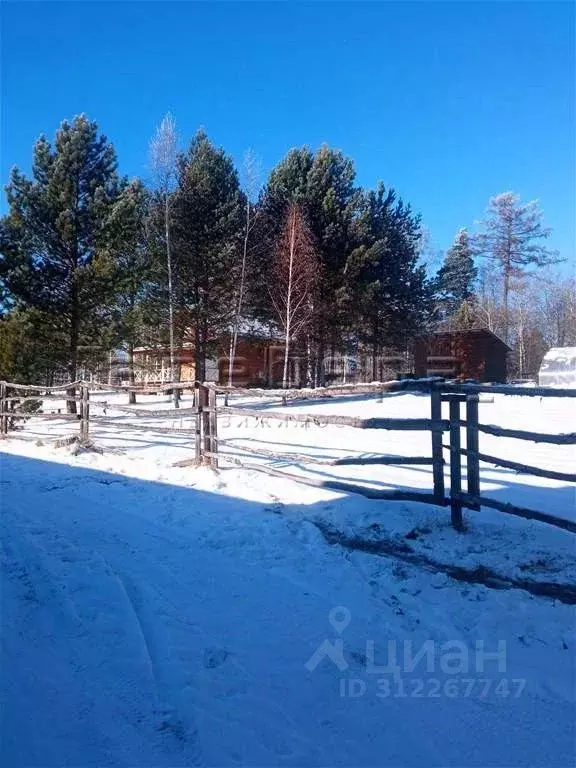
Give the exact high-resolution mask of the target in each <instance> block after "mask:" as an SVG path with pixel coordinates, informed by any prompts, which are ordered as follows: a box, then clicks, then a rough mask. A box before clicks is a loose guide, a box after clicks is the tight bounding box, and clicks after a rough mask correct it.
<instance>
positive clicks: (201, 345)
mask: <svg viewBox="0 0 576 768" xmlns="http://www.w3.org/2000/svg"><path fill="white" fill-rule="evenodd" d="M194 368H195V377H196V381H201V382H203V381H204V380H205V378H206V343H205V338H204V333H203V330H202V328H201V327H200V322H199V321H196V327H195V329H194Z"/></svg>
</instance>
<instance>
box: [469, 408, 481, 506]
mask: <svg viewBox="0 0 576 768" xmlns="http://www.w3.org/2000/svg"><path fill="white" fill-rule="evenodd" d="M478 401H479V397H478V395H468V396H467V398H466V485H467V491H468V493H469V494H470V496H480V459H479V457H478V451H479V448H478ZM470 509H480V505H479V504H473V503H471V504H470Z"/></svg>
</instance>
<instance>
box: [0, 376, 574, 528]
mask: <svg viewBox="0 0 576 768" xmlns="http://www.w3.org/2000/svg"><path fill="white" fill-rule="evenodd" d="M174 390H179V391H181V392H183V391H185V390H189V391H191V392H193V404H192V405H188V404H186V405H185V407H182V408H178V409H175V408H170V409H156V410H150V409H148V408H142V407H140V408H139V407H134V406H129V405H120V404H117V403H115V402H112V401H108V400H94V399H92V400H91V399H90V393H91V392H102V393H104V392H105V391H108V392H119V393H132V392H136V393H140V394H144V393H145V394H168V393H171V392H173V391H174ZM394 392H416V393H419V394H426V395H428V396H429V399H430V418H360V417H353V416H343V415H336V414H311V413H294V412H293V411H292V409H288V411H283V410H270V409H269V408H267V407H262V408H255V407H254V406H253V405H252V406H247V407H245V406H242V405H237V406H230V405H228V399H229V398H230V397H232V396H239V397H241V396H251V397H262V398H279V399H280V400H281V404H282V405H287V404H288V401H291V400H299V399H300V400H311V399H315V400H321V399H325V398H330V397H340V396H348V395H373V396H374V397H378V396H379V395H382V394H384V393H394ZM59 393H60V394H59ZM483 394H498V395H503V396H510V395H514V396H520V397H543V398H544V397H545V398H550V397H558V398H566V397H568V398H574V397H576V389H552V388H545V387H514V386H509V385H481V384H471V383H451V382H445V381H443V380H442V379H439V378H428V379H421V380H411V379H404V380H402V381H392V382H376V383H371V384H360V385H339V386H330V387H322V388H317V389H271V390H268V389H250V388H232V387H222V386H219V385H217V384H213V383H202V382H194V381H187V382H166V383H164V384H162V385H160V386H152V387H151V386H138V387H134V386H131V385H114V386H111V385H108V384H104V383H103V382H86V381H76V382H71V383H70V384H64V385H59V386H56V387H45V386H36V385H33V384H17V383H13V382H0V433H1V435H2V437H6V436H7V435H8V433H9V432H10V431H11V430H13V429H14V428H15V425H16V423H17V422H22V421H23V422H24V423H26V421H28V420H29V419H46V420H54V421H70V422H74V421H75V422H78V424H79V433H78V435H77V436H68V437H63V438H61V439H60V440H58V441H57V442H58V443H59V444H60V443H61V444H63V445H64V444H69V443H70V442H72V441H74V440H78V442H80V443H83V444H88V443H89V442H90V424H92V425H94V426H96V427H103V428H112V429H122V430H127V431H132V430H133V431H138V432H146V433H158V434H167V435H170V434H174V435H181V436H182V437H183V438H190V439H191V441H192V446H193V449H194V459H193V460H185V461H181V462H177V465H178V466H186V465H199V464H207V465H209V466H211V467H213V468H215V469H216V468H218V465H219V461H221V460H222V461H225V462H227V463H228V464H230V465H233V466H237V467H242V468H244V469H249V470H254V471H258V472H262V473H264V474H268V475H271V476H274V477H279V478H284V479H289V480H294V481H297V482H299V483H303V484H306V485H311V486H314V487H318V488H325V489H328V490H333V491H339V492H345V493H355V494H359V495H361V496H364V497H366V498H369V499H381V500H389V501H398V500H404V501H419V502H423V503H427V504H435V505H437V506H449V507H450V510H451V519H452V524H453V526H454V527H455V528H456V529H458V530H462V529H463V528H464V522H463V518H462V510H463V509H464V508H467V509H471V510H479V509H480V508H481V507H488V508H492V509H495V510H498V511H500V512H503V513H505V514H510V515H514V516H517V517H521V518H524V519H528V520H536V521H538V522H541V523H546V524H549V525H554V526H556V527H559V528H562V529H564V530H567V531H570V532H572V533H576V523H574V522H572V521H570V520H566V519H564V518H561V517H558V516H556V515H552V514H549V513H546V512H542V511H538V510H532V509H527V508H524V507H521V506H517V505H514V504H511V503H507V502H502V501H499V500H497V499H493V498H491V497H489V496H485V495H483V494H482V493H481V490H480V472H481V470H480V463H481V462H482V463H485V464H486V463H487V464H493V465H495V466H500V467H502V468H504V469H510V470H512V471H515V472H518V473H522V474H528V475H533V476H536V477H544V478H549V479H553V480H558V481H561V482H566V483H576V474H574V473H569V472H560V471H557V470H548V469H544V468H541V467H535V466H531V465H527V464H523V463H520V462H516V461H512V460H510V459H503V458H499V457H496V456H492V455H490V454H486V453H484V452H482V451H481V450H480V447H479V435H480V434H488V435H491V436H493V437H502V438H511V439H517V440H525V441H531V442H535V443H546V444H550V445H556V446H560V445H576V433H574V432H572V433H564V434H550V433H540V432H531V431H528V430H522V429H509V428H505V427H500V426H498V425H493V424H481V423H479V418H478V402H479V396H480V395H483ZM218 396H220V397H221V398H222V397H223V398H224V405H222V404H221V403H219V402H218ZM43 401H47V402H48V403H53V402H57V401H58V402H61V403H63V404H64V405H65V407H66V410H67V412H66V413H60V412H58V413H44V412H41V411H38V410H34V408H33V407H30V408H28V407H27V406H28V405H30V404H31V405H32V406H33V404H34V403H40V405H41V404H42V403H43ZM443 402H445V403H446V404H447V406H448V409H449V418H447V419H446V418H443V415H442V403H443ZM279 406H280V404H278V405H274V407H275V408H277V407H279ZM462 408H464V409H465V418H462V414H461V410H462ZM69 410H72V411H76V412H73V413H69V412H68V411H69ZM108 411H113V412H114V413H115V414H116V413H118V414H120V415H118V416H117V415H114V416H111V415H110V414H109V413H108ZM219 416H226V417H234V418H240V419H242V418H244V419H256V420H258V423H265V422H267V421H278V422H288V423H290V422H292V423H295V424H305V425H311V426H318V427H323V426H339V427H347V428H353V429H373V430H389V431H399V432H403V431H410V432H413V431H425V432H429V433H430V441H431V443H430V447H431V452H430V455H428V456H394V455H388V454H366V455H359V456H341V457H327V456H326V457H325V456H321V455H318V456H309V455H302V454H299V453H296V452H286V451H274V450H267V449H265V448H257V447H253V446H246V445H241V444H232V443H233V441H234V440H242V438H231V439H228V440H222V439H219V438H218V417H219ZM170 418H172V419H174V418H178V419H190V420H191V425H190V427H187V426H179V427H177V426H167V425H165V424H162V423H159V420H162V419H170ZM462 430H464V431H465V446H463V445H462V444H461V432H462ZM445 433H448V436H449V442H448V443H443V435H444V434H445ZM184 442H187V441H186V440H184ZM231 447H232V448H233V449H234V450H235V451H237V452H240V454H245V455H247V456H248V457H254V458H255V459H257V458H263V459H268V460H270V461H273V462H280V463H282V464H295V465H297V464H303V465H324V466H335V467H337V466H370V465H373V466H377V465H383V466H385V465H392V466H411V465H414V466H418V465H422V466H431V467H432V479H433V488H432V490H431V491H430V492H427V491H417V490H410V489H378V488H373V487H371V486H370V484H369V483H370V481H369V480H368V481H367V482H368V485H360V484H358V483H354V482H351V481H347V480H339V479H330V478H328V479H319V478H314V477H310V476H306V475H301V474H297V473H296V472H286V471H285V470H284V469H283V468H279V467H278V466H270V465H269V464H257V463H253V462H250V461H248V462H246V461H245V460H244V459H243V458H239V457H238V455H231V454H230V450H229V449H230V448H231ZM445 450H446V451H447V452H448V454H447V455H448V456H449V461H448V462H446V460H445V458H444V451H445ZM462 457H466V459H467V461H466V466H465V469H464V468H463V466H462ZM446 466H447V467H448V469H449V477H450V485H449V488H448V490H446V488H445V477H444V471H445V467H446ZM463 469H464V472H463ZM464 473H465V477H464ZM463 480H465V486H466V490H464V489H463V487H462V485H463Z"/></svg>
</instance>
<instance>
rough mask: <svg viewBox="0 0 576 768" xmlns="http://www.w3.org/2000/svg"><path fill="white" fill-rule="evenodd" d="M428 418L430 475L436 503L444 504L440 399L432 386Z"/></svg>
mask: <svg viewBox="0 0 576 768" xmlns="http://www.w3.org/2000/svg"><path fill="white" fill-rule="evenodd" d="M430 417H431V419H432V430H431V433H430V434H431V436H432V474H433V478H434V496H435V497H436V503H437V504H442V505H444V504H445V503H446V498H445V495H446V492H445V489H444V457H443V454H442V425H441V421H442V399H441V394H440V390H439V389H438V388H437V387H435V386H434V385H432V389H431V390H430Z"/></svg>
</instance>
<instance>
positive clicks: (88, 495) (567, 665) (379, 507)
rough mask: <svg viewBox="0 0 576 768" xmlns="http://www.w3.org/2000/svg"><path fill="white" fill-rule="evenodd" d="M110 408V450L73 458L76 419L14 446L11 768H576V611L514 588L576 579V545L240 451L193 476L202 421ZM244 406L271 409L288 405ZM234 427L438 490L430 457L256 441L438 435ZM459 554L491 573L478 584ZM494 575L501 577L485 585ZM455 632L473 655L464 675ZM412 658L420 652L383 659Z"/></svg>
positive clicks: (568, 463) (552, 533) (546, 408)
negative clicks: (460, 526) (384, 458)
mask: <svg viewBox="0 0 576 768" xmlns="http://www.w3.org/2000/svg"><path fill="white" fill-rule="evenodd" d="M92 399H93V405H92V413H93V414H95V415H96V414H98V412H99V410H98V406H97V405H96V404H95V403H96V401H97V400H98V399H100V400H106V401H107V402H108V407H107V418H110V419H113V420H114V422H115V424H117V426H114V427H104V426H100V427H99V426H97V425H95V424H94V425H91V426H92V429H91V434H92V437H93V439H94V441H95V444H96V445H97V446H98V447H99V448H101V449H102V452H101V453H96V452H80V453H78V454H77V455H74V454H73V452H72V450H71V449H70V447H62V448H57V447H55V446H54V444H53V440H54V439H55V438H59V437H62V436H65V435H67V434H74V433H76V432H77V430H78V425H77V424H75V423H74V422H58V421H50V422H47V421H41V420H40V419H34V418H32V419H30V420H29V421H28V422H27V423H26V425H25V428H24V429H23V430H22V431H21V432H20V433H18V437H11V438H10V439H9V440H7V441H5V442H4V443H3V444H2V446H1V449H2V463H1V478H0V479H1V488H2V527H3V545H4V547H3V577H2V618H3V621H2V626H3V630H4V631H3V654H2V655H3V664H2V669H3V681H2V689H3V692H4V695H3V709H2V732H3V740H2V743H1V746H0V760H1V761H2V765H6V766H10V767H11V768H12V767H15V768H16V767H22V768H24V767H26V768H31V767H32V766H34V767H37V768H40V767H42V768H44V766H106V765H114V766H116V765H127V766H146V767H148V766H150V767H152V766H154V767H156V766H158V767H160V766H179V765H181V766H183V765H187V766H189V765H199V766H240V765H242V766H294V768H296V767H300V766H327V765H330V766H350V767H352V766H354V767H356V766H376V765H378V766H417V767H420V766H422V767H423V766H455V767H456V766H535V765H554V766H567V765H570V764H572V763H573V746H574V737H575V735H576V734H575V730H574V721H575V718H574V715H575V706H574V674H575V672H576V668H575V661H574V659H575V653H574V651H575V641H574V633H573V629H574V618H575V617H574V609H573V606H572V605H570V604H568V603H569V602H570V601H569V600H564V599H562V597H560V598H559V599H550V598H547V597H542V596H539V595H537V594H534V593H533V591H532V592H531V591H530V589H531V587H530V586H529V585H527V588H526V589H520V588H507V587H512V586H514V584H516V585H517V584H519V583H520V582H523V581H526V580H527V581H530V582H536V583H538V584H546V583H554V584H556V585H559V587H560V588H562V587H563V586H565V587H566V590H567V592H566V594H567V595H571V594H573V593H572V592H570V591H569V590H570V587H571V585H573V584H574V577H575V575H576V558H575V556H574V537H573V536H572V535H571V534H569V533H568V532H566V531H563V530H560V529H556V528H553V527H550V526H546V525H543V524H540V523H535V522H528V521H524V520H520V519H516V518H512V517H510V516H507V515H503V514H501V513H498V512H495V511H491V510H486V509H483V510H482V511H480V512H471V511H465V519H466V521H467V523H468V531H467V532H466V533H465V534H458V533H456V532H455V531H453V530H452V529H451V527H450V525H449V512H448V511H447V510H446V509H438V508H435V507H433V506H428V505H423V504H417V503H401V502H395V503H388V502H383V501H371V500H368V499H365V498H362V497H358V496H353V495H346V494H342V493H335V492H332V491H328V490H326V489H322V488H313V487H310V486H305V485H302V484H301V483H296V482H294V481H291V480H285V479H279V478H271V477H268V476H265V475H263V474H261V473H259V472H256V471H246V470H241V469H239V468H237V467H234V466H232V465H228V464H226V463H225V462H222V467H223V468H222V469H221V470H220V471H219V472H214V471H213V470H210V469H208V468H200V469H198V468H193V467H189V466H188V467H175V466H173V465H174V463H175V462H178V461H181V460H183V459H186V458H191V457H192V455H193V437H192V436H189V435H182V434H180V435H167V434H163V433H162V434H160V433H155V432H154V428H153V426H151V428H150V432H140V431H138V432H136V431H130V421H132V422H133V423H136V418H135V417H134V416H130V415H127V414H126V413H121V412H120V411H115V410H114V407H113V406H114V402H116V403H123V404H125V403H126V396H125V395H124V396H118V395H112V394H110V393H102V394H98V395H96V396H94V397H93V398H92ZM139 399H141V400H142V403H141V404H140V405H139V406H138V408H141V409H142V410H146V409H153V410H166V416H165V417H160V418H158V420H157V421H155V423H156V424H157V425H161V426H169V425H173V426H180V427H187V426H188V427H189V426H191V419H190V417H187V416H178V415H175V413H174V411H172V410H171V404H170V402H169V401H168V398H161V397H157V396H151V397H142V398H139ZM241 402H243V403H246V404H247V405H248V406H249V407H250V408H254V407H256V406H258V407H260V408H261V409H262V413H263V415H265V413H266V411H267V410H268V409H269V408H280V407H281V406H279V405H278V403H275V402H266V401H263V400H261V399H260V400H258V401H255V400H253V401H250V400H248V399H243V400H242V401H241ZM183 405H184V407H185V405H186V402H184V404H183ZM58 407H61V405H59V404H58V403H57V402H55V401H50V402H48V401H47V402H46V409H48V408H50V409H53V410H55V411H56V410H57V409H58ZM428 407H429V406H428V399H427V398H426V397H425V396H420V395H410V394H402V395H394V396H392V395H390V396H385V397H384V398H377V397H376V398H367V397H362V398H355V397H346V398H332V399H331V400H326V401H322V402H319V403H311V402H306V403H305V404H301V403H296V404H293V405H290V406H289V408H290V409H294V410H297V411H298V412H310V413H316V414H322V413H338V414H346V415H360V416H367V417H372V416H397V417H403V416H410V417H426V416H428V415H429V414H428ZM480 418H481V421H483V422H484V423H494V424H498V425H500V426H507V427H515V428H524V429H531V430H536V431H545V432H567V431H573V430H574V425H573V413H572V409H571V407H570V405H569V404H567V403H566V401H565V400H560V399H549V400H546V399H544V400H543V401H542V402H540V401H539V399H538V398H520V397H518V398H511V397H506V398H505V397H504V396H498V395H496V396H495V397H494V402H493V403H489V402H482V403H481V404H480ZM142 423H143V422H142ZM219 434H220V436H221V437H225V438H227V439H230V440H231V441H232V442H231V443H230V444H229V446H228V448H229V449H230V451H231V452H232V453H233V455H235V456H237V457H243V458H244V459H245V460H246V461H250V462H251V463H255V464H258V463H262V462H263V463H268V464H272V465H274V466H281V467H283V468H286V470H287V471H291V472H294V473H300V474H302V475H308V476H314V477H325V476H328V475H329V476H333V477H339V478H349V479H353V480H354V482H359V483H365V484H370V485H373V486H376V487H411V488H421V489H429V488H430V487H431V477H430V471H429V467H425V466H419V467H412V468H408V467H400V468H394V467H389V466H386V467H382V466H378V467H376V466H370V467H350V466H346V467H344V466H330V465H316V464H314V465H304V464H301V465H299V464H298V463H297V461H296V463H294V464H292V463H291V462H287V461H283V462H278V461H276V462H273V461H272V460H270V459H265V458H263V457H255V456H250V457H248V455H243V448H244V449H245V448H246V446H259V447H268V448H275V449H277V450H281V451H282V452H290V451H294V452H295V453H298V454H305V455H309V456H312V455H313V456H325V457H327V456H329V457H337V456H342V455H349V454H350V453H352V452H359V453H362V454H369V453H374V452H377V453H394V454H402V455H418V454H421V455H423V454H424V453H429V445H428V441H429V436H427V435H425V433H411V432H404V433H388V432H382V431H376V430H366V431H361V430H353V429H349V428H346V427H313V426H311V427H308V428H305V427H303V426H302V425H295V424H290V425H287V426H286V425H284V426H281V427H278V426H277V425H276V424H275V423H273V422H271V421H269V422H268V423H266V422H265V421H264V423H262V422H259V423H257V422H256V420H255V419H248V420H244V419H241V418H238V417H230V418H226V417H221V419H220V420H219ZM480 439H481V450H482V451H484V452H486V453H490V454H493V455H501V456H504V457H506V458H513V459H516V460H521V461H522V462H523V463H526V464H534V465H536V466H549V467H552V468H554V469H560V470H561V469H563V468H565V471H570V470H571V467H573V460H574V451H573V450H572V448H571V447H568V448H567V447H565V446H564V447H562V446H560V447H559V446H545V445H539V444H531V443H519V442H518V441H512V440H505V439H502V438H495V437H491V436H487V435H481V438H480ZM244 453H245V451H244ZM482 476H483V488H482V490H483V491H486V492H488V491H489V492H490V495H493V496H494V497H495V498H499V499H502V500H506V501H514V502H515V503H524V504H525V505H527V506H531V507H533V508H537V509H538V508H540V509H543V510H544V511H550V512H554V513H555V514H563V515H565V516H570V517H573V516H574V491H573V488H571V487H569V486H568V485H567V484H566V483H562V482H559V481H548V480H543V479H541V478H532V477H529V476H524V475H516V474H514V473H512V472H509V471H507V470H502V469H497V468H495V467H491V466H490V465H482ZM454 568H461V569H463V571H464V572H465V573H467V574H475V576H473V577H471V578H470V579H469V580H462V579H460V578H459V577H458V576H457V574H456V575H455V571H454V570H453V569H454ZM488 572H489V573H490V574H492V575H494V574H495V575H496V576H497V577H498V579H499V580H500V581H498V582H497V583H496V582H494V583H492V586H486V585H485V584H483V583H475V582H481V581H482V580H483V578H482V574H483V573H488ZM448 574H451V575H448ZM495 586H498V587H501V588H498V589H496V588H495ZM339 606H340V607H341V608H340V610H339V611H337V610H336V609H337V608H338V607H339ZM346 619H348V621H346ZM339 641H341V644H342V645H341V647H340V646H339V645H338V642H339ZM499 642H503V643H505V650H504V651H503V652H502V653H501V656H502V658H501V664H500V666H499V665H498V664H497V663H496V662H495V661H494V660H492V661H487V662H486V663H485V665H484V666H483V668H481V669H477V668H476V664H477V662H478V659H479V655H478V651H477V643H479V644H480V648H481V651H480V657H481V652H482V650H486V651H487V652H494V651H496V650H497V649H498V647H499V645H498V644H499ZM389 643H391V644H392V645H391V646H389V645H388V644H389ZM426 643H428V644H430V643H431V644H432V646H431V647H432V651H431V654H432V657H431V658H432V662H433V664H432V667H427V665H426V664H425V663H424V661H422V662H421V663H419V664H418V665H417V666H416V667H415V668H414V669H410V665H409V664H406V663H405V662H404V661H403V659H404V656H403V654H404V653H405V652H406V649H408V650H409V656H410V658H412V655H413V654H415V653H417V651H418V650H419V649H421V648H423V647H426V646H425V644H426ZM446 643H451V644H452V645H454V644H455V645H456V646H457V647H458V648H460V650H462V649H465V651H466V657H467V663H466V664H465V665H463V666H462V668H461V669H459V671H458V673H457V674H451V669H453V668H449V665H447V656H446V653H447V650H446V649H447V648H448V647H452V646H445V645H444V644H446ZM323 644H324V645H323ZM319 648H324V650H326V649H327V648H328V650H329V653H331V654H332V658H330V656H328V657H324V656H323V655H322V654H323V651H322V652H321V660H320V663H319V664H318V665H317V666H315V664H314V661H315V659H316V658H317V657H315V654H316V653H317V652H318V649H319ZM339 649H340V650H339ZM394 651H396V652H397V654H398V667H397V668H394V665H393V664H391V663H389V664H388V667H389V668H388V669H387V670H383V669H382V665H384V666H386V662H391V661H393V658H394V657H393V652H394ZM428 660H429V659H428ZM342 662H344V663H342ZM372 662H374V663H372ZM339 664H340V668H339ZM375 667H377V668H375ZM464 667H465V668H464ZM469 680H472V684H470V683H467V682H465V681H469ZM486 681H488V683H489V685H488V683H487V682H486ZM502 681H504V683H505V684H503V682H502ZM522 681H524V682H522ZM487 687H488V690H487V691H486V690H485V689H486V688H487ZM469 689H470V690H469ZM350 691H352V692H353V693H359V694H360V695H357V696H350V695H348V694H349V693H350ZM343 694H344V695H343ZM544 733H545V734H546V738H543V734H544Z"/></svg>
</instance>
